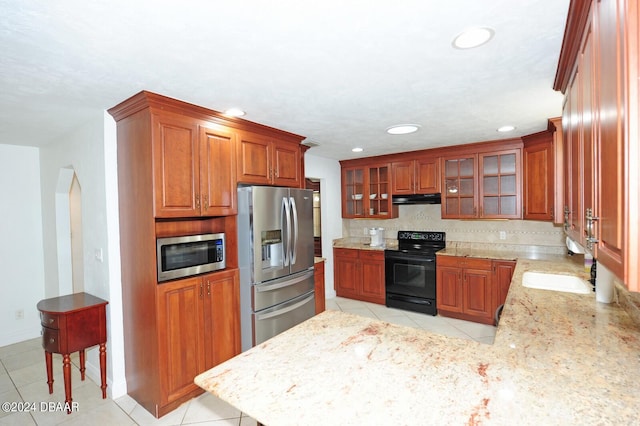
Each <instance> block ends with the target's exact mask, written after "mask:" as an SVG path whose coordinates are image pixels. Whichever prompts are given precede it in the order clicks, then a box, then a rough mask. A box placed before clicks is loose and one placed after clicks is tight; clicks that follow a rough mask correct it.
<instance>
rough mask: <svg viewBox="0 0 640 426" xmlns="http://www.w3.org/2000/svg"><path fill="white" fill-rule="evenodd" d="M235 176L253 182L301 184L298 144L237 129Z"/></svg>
mask: <svg viewBox="0 0 640 426" xmlns="http://www.w3.org/2000/svg"><path fill="white" fill-rule="evenodd" d="M237 180H238V182H240V183H246V184H255V185H276V186H288V187H296V188H298V187H303V185H304V182H303V180H304V179H303V177H302V152H301V150H300V147H299V145H298V144H294V143H288V142H284V141H279V140H277V139H274V138H271V137H268V136H263V135H259V134H254V133H250V132H240V137H239V142H238V178H237Z"/></svg>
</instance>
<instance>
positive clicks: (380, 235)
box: [369, 228, 384, 247]
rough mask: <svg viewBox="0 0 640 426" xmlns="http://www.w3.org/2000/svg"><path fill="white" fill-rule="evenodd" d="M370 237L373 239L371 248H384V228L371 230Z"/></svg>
mask: <svg viewBox="0 0 640 426" xmlns="http://www.w3.org/2000/svg"><path fill="white" fill-rule="evenodd" d="M369 236H370V237H371V243H370V244H369V245H370V246H371V247H382V246H384V228H369Z"/></svg>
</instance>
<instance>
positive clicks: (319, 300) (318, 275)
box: [313, 261, 326, 315]
mask: <svg viewBox="0 0 640 426" xmlns="http://www.w3.org/2000/svg"><path fill="white" fill-rule="evenodd" d="M313 279H314V282H315V285H314V290H315V295H316V315H317V314H319V313H320V312H324V310H325V308H326V305H325V296H324V293H325V291H324V261H321V262H316V263H315V265H314V272H313Z"/></svg>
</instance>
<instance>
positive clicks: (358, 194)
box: [342, 167, 365, 218]
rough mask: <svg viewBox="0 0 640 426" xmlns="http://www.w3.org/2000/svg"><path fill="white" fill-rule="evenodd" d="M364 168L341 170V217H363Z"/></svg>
mask: <svg viewBox="0 0 640 426" xmlns="http://www.w3.org/2000/svg"><path fill="white" fill-rule="evenodd" d="M364 178H365V168H364V167H344V168H343V169H342V217H344V218H355V217H364V209H365V205H364V201H365V200H364V197H365V194H364V193H365V182H364Z"/></svg>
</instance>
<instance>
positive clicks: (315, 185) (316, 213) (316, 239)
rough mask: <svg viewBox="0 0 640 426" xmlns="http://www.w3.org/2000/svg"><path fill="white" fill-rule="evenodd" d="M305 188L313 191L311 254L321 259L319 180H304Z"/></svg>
mask: <svg viewBox="0 0 640 426" xmlns="http://www.w3.org/2000/svg"><path fill="white" fill-rule="evenodd" d="M305 188H306V189H311V190H313V254H314V256H316V257H322V221H321V219H320V217H321V204H320V179H315V178H306V179H305Z"/></svg>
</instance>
